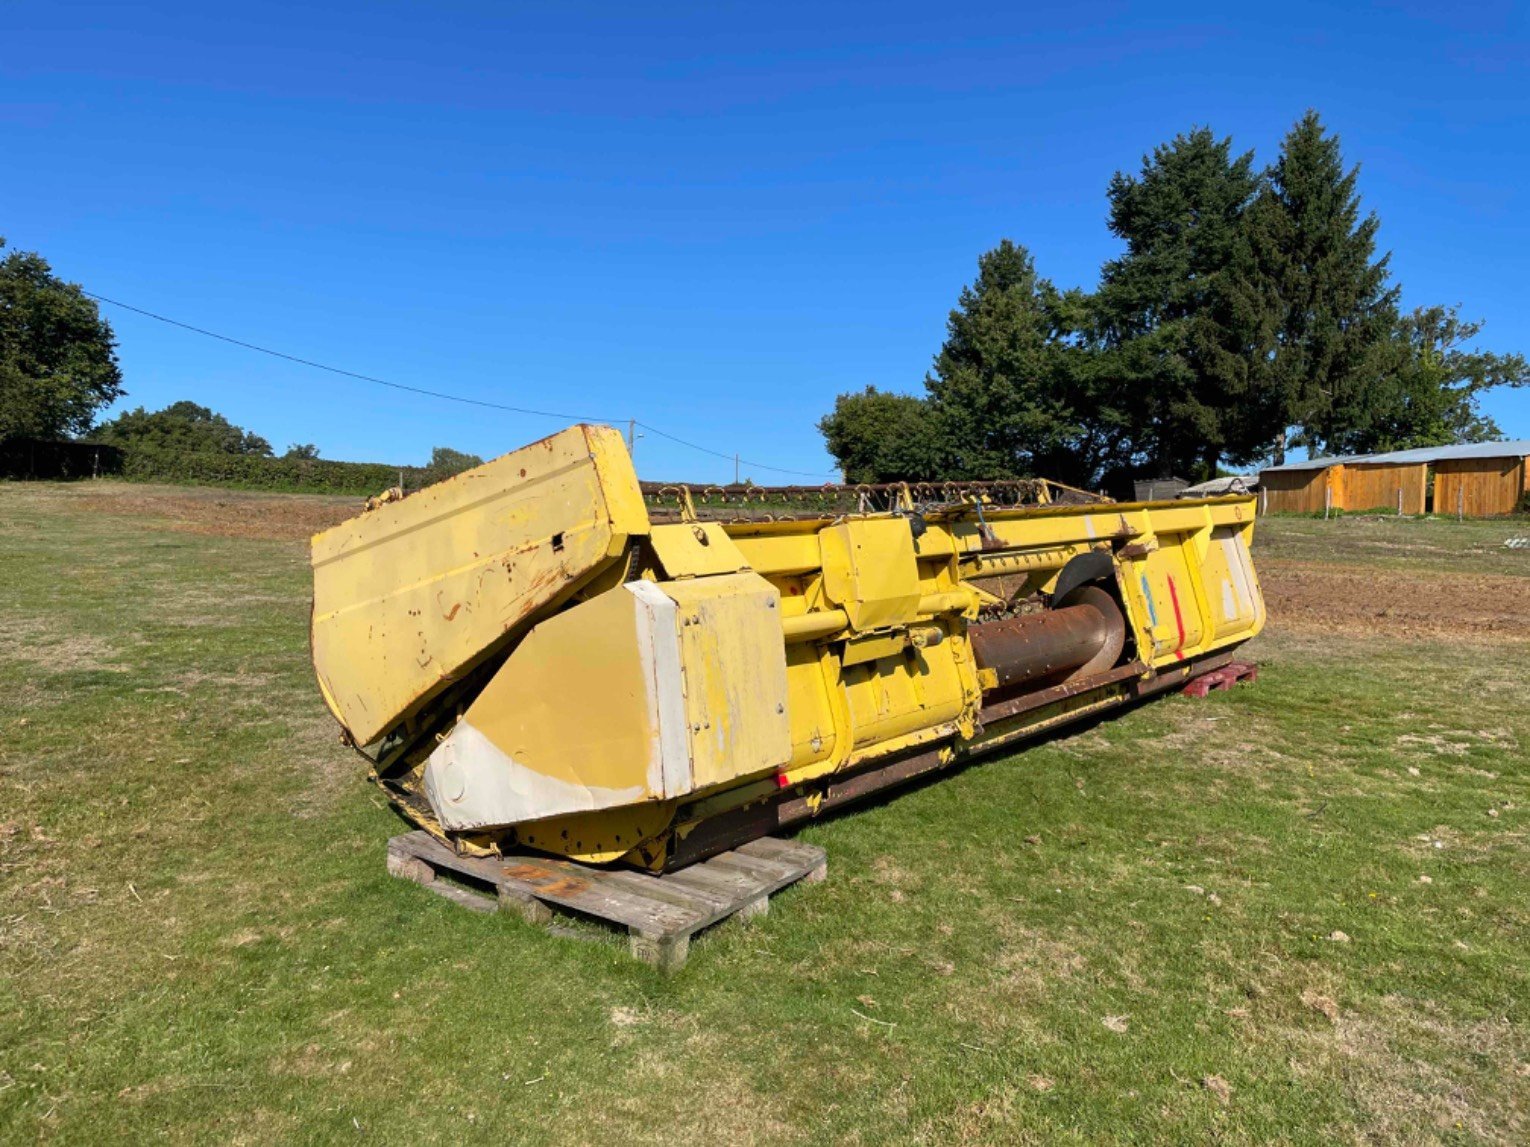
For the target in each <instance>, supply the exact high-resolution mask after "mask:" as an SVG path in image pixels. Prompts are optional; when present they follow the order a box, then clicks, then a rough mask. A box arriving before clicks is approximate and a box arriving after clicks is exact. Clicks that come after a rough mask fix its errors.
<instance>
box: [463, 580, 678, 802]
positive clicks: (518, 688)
mask: <svg viewBox="0 0 1530 1147" xmlns="http://www.w3.org/2000/svg"><path fill="white" fill-rule="evenodd" d="M640 612H641V606H640V605H639V603H638V601H637V599H636V598H635V597H634V596H633V595H632V594H630V593H625V592H622V591H620V590H618V591H615V592H612V593H603V594H601V595H600V596H599V597H595V598H592V599H590V600H589V601H586V602H581V603H580V604H579V605H576V606H574V607H573V608H572V609H567V610H564V611H563V612H562V613H560V614H558V615H557V616H555V617H552V618H549V619H548V620H547V621H544V622H542V623H541V624H539V625H538V626H536V628H534V629H533V630H532V631H531V632H530V633H529V634H528V635H527V636H526V639H525V640H524V641H522V642H521V643H520V645H518V646H516V649H515V652H514V653H512V654H511V655H510V659H509V660H508V661H506V662H505V664H504V666H503V667H502V668H501V669H500V671H499V672H498V673H496V674H495V675H494V677H493V679H492V680H490V682H489V683H488V685H486V686H484V689H483V692H481V693H479V694H478V699H477V700H476V701H474V702H473V704H472V705H471V706H470V707H469V708H468V710H467V712H466V713H465V714H463V720H464V721H466V722H467V723H469V724H471V725H472V726H473V727H474V728H475V729H477V730H478V732H479V733H481V734H482V735H483V736H484V737H486V738H487V739H488V740H489V741H491V742H492V743H493V744H494V745H495V747H496V748H498V749H499V751H500V752H502V753H503V754H504V755H505V756H507V757H509V758H511V759H512V760H513V761H514V762H515V764H516V766H518V767H519V768H522V769H525V770H527V771H528V772H531V773H535V774H537V775H538V776H540V777H544V778H547V779H548V780H549V781H552V782H555V783H556V784H560V785H570V786H577V787H579V788H584V789H589V790H608V791H630V790H634V789H635V790H637V791H638V798H639V799H644V798H650V797H652V798H657V797H662V796H665V795H666V794H665V792H664V789H663V785H662V782H660V781H659V780H658V779H657V778H658V775H657V773H655V772H654V770H653V769H652V768H651V766H652V764H653V757H654V741H655V738H656V737H657V736H658V729H657V727H656V726H657V714H656V713H655V711H654V705H653V702H652V694H653V683H652V681H651V680H650V679H649V675H650V674H651V672H652V670H651V668H650V667H649V666H648V665H645V659H644V656H643V650H642V647H641V640H642V636H641V625H642V623H643V618H642V617H641V616H640ZM651 774H652V775H651ZM559 811H564V810H559Z"/></svg>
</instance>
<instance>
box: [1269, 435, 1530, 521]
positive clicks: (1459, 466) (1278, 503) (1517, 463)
mask: <svg viewBox="0 0 1530 1147" xmlns="http://www.w3.org/2000/svg"><path fill="white" fill-rule="evenodd" d="M1431 475H1433V479H1434V493H1433V497H1432V498H1431V497H1430V492H1429V483H1430V476H1431ZM1259 486H1260V489H1261V490H1262V491H1264V497H1263V501H1262V505H1263V507H1264V510H1265V512H1267V513H1269V512H1273V513H1281V512H1286V513H1297V514H1311V513H1320V512H1322V511H1323V510H1324V509H1325V508H1327V509H1334V510H1350V511H1354V510H1390V511H1391V512H1392V513H1403V514H1423V513H1427V512H1429V511H1431V510H1432V511H1433V512H1434V513H1436V514H1442V515H1450V514H1457V513H1459V514H1461V515H1463V516H1465V517H1469V518H1480V517H1488V516H1491V515H1494V514H1510V513H1513V512H1514V511H1515V510H1518V509H1521V508H1522V507H1523V506H1524V502H1525V496H1526V493H1527V491H1530V440H1523V441H1518V442H1472V443H1467V444H1465V445H1461V446H1426V447H1420V448H1418V449H1414V450H1395V451H1392V452H1391V453H1389V454H1360V455H1351V456H1348V457H1343V458H1313V459H1308V460H1307V461H1305V462H1291V463H1288V464H1286V465H1284V466H1271V467H1269V468H1268V469H1265V470H1262V471H1260V474H1259Z"/></svg>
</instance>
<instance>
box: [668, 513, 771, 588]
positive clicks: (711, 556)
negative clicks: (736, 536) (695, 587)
mask: <svg viewBox="0 0 1530 1147" xmlns="http://www.w3.org/2000/svg"><path fill="white" fill-rule="evenodd" d="M648 540H649V542H650V543H651V544H652V546H653V551H654V554H655V555H657V557H658V559H659V564H660V565H661V566H663V567H664V573H665V574H666V575H667V576H669V577H673V578H681V577H706V576H708V575H710V574H730V573H738V572H739V571H740V570H746V569H748V568H749V563H748V562H747V561H745V560H744V555H743V554H742V553H741V552H739V548H738V547H737V546H736V545H734V544H733V539H732V538H730V537H728V534H727V531H725V530H724V529H723V528H722V526H720V525H718V523H716V522H680V523H677V524H674V525H667V526H654V527H653V528H652V530H651V531H650V533H649V536H648Z"/></svg>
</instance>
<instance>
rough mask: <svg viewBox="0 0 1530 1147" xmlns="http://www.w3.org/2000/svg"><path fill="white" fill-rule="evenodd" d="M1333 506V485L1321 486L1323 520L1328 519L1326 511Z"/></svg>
mask: <svg viewBox="0 0 1530 1147" xmlns="http://www.w3.org/2000/svg"><path fill="white" fill-rule="evenodd" d="M1332 507H1333V487H1332V486H1324V487H1323V521H1325V522H1326V521H1327V520H1328V511H1329V510H1330V509H1332Z"/></svg>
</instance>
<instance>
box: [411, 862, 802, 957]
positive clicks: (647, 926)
mask: <svg viewBox="0 0 1530 1147" xmlns="http://www.w3.org/2000/svg"><path fill="white" fill-rule="evenodd" d="M827 869H828V859H827V857H826V856H825V855H824V851H823V849H821V848H818V847H816V846H815V845H810V844H802V843H800V842H797V841H785V840H775V839H772V838H768V837H767V838H762V839H760V840H753V841H750V842H749V843H748V844H745V845H741V846H740V847H739V848H738V849H736V850H734V851H732V852H724V853H721V854H719V855H717V856H714V857H712V858H711V859H709V860H705V861H703V862H701V863H700V864H694V865H692V866H691V867H689V868H685V869H681V870H680V871H678V872H671V873H666V874H664V875H662V876H650V875H648V874H646V873H641V872H633V871H630V870H625V869H614V870H613V869H602V868H592V867H589V866H587V865H582V864H575V863H572V862H570V861H566V860H555V859H553V858H551V857H544V856H507V857H502V858H499V857H481V856H480V857H474V856H458V855H457V854H456V853H455V852H454V851H453V850H452V849H451V848H449V847H448V846H446V845H445V844H442V843H441V842H440V841H438V840H436V839H435V838H434V837H432V836H430V834H428V833H425V832H411V833H407V834H405V835H403V836H397V837H394V838H393V839H392V840H390V841H389V842H388V871H389V872H391V873H392V874H393V875H395V876H398V877H401V878H403V879H406V880H412V881H414V882H415V883H417V884H420V885H422V886H423V887H426V888H428V889H430V890H431V891H432V892H435V893H437V894H438V895H440V896H444V897H445V898H446V899H448V900H452V901H453V902H455V903H458V904H461V905H462V906H463V907H466V908H471V909H473V910H474V911H479V912H489V911H494V910H495V909H496V908H499V909H502V910H506V911H514V912H517V913H519V914H520V915H521V916H522V917H524V918H525V919H526V920H528V921H530V922H532V923H535V924H538V925H548V923H549V921H550V920H551V919H552V912H553V909H559V910H562V911H564V912H570V913H576V914H579V915H583V916H589V917H593V918H595V919H597V920H601V921H604V922H605V923H608V924H613V925H616V926H619V927H622V928H625V929H627V931H628V934H629V936H630V943H631V949H632V953H633V955H634V956H636V957H637V958H638V959H640V960H643V961H645V962H647V963H649V964H652V965H654V966H655V967H658V968H661V969H663V970H665V971H674V970H676V969H678V968H679V967H680V966H681V965H683V964H684V963H685V959H686V955H687V954H688V952H689V947H690V938H691V936H693V935H694V934H695V933H696V932H698V931H700V930H701V929H703V928H707V927H710V926H711V925H713V924H716V923H718V922H720V921H722V920H726V919H728V918H730V917H734V916H737V917H738V918H739V919H741V920H749V919H753V918H755V917H759V916H763V915H764V914H765V913H766V912H767V911H768V910H769V907H770V897H771V895H772V894H773V893H775V892H778V891H780V890H781V889H782V888H785V887H786V886H787V885H789V884H793V883H795V882H797V881H799V880H802V881H806V882H808V883H816V882H817V881H819V880H822V879H823V878H824V876H825V874H826V873H827ZM442 874H445V875H448V876H453V877H456V878H458V879H459V880H465V881H469V882H472V883H474V884H478V885H481V886H487V887H488V888H491V889H494V890H496V891H497V893H498V895H497V898H496V897H494V896H490V895H486V894H485V893H484V892H479V891H474V890H473V889H471V888H468V887H464V886H463V885H462V884H459V883H455V882H453V881H451V880H439V879H437V877H438V876H439V875H442Z"/></svg>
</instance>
